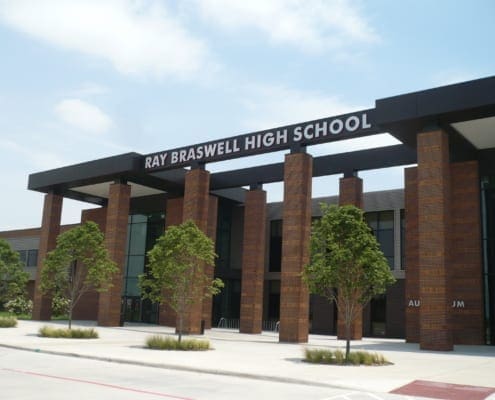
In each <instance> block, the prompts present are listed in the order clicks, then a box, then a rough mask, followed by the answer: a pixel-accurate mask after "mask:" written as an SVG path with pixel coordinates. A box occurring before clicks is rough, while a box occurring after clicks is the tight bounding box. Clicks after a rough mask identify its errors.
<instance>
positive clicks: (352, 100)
mask: <svg viewBox="0 0 495 400" xmlns="http://www.w3.org/2000/svg"><path fill="white" fill-rule="evenodd" d="M494 20H495V2H494V1H493V0H486V1H483V0H472V1H468V0H466V1H457V0H417V1H406V0H405V1H388V0H387V1H386V0H374V1H347V0H340V1H333V0H306V1H302V0H285V1H284V0H250V1H243V0H183V1H178V2H175V1H158V0H142V1H139V0H136V1H130V0H129V1H128V0H120V1H117V0H105V1H95V0H85V1H77V0H72V1H55V0H44V1H38V0H32V1H25V0H11V1H10V0H0V50H1V53H0V54H1V62H0V135H1V140H0V163H1V170H2V187H3V194H4V196H3V198H2V202H1V207H0V213H1V214H0V230H6V229H18V228H26V227H34V226H39V225H40V223H41V209H42V203H43V196H42V194H40V193H36V192H30V191H28V190H27V189H26V186H27V177H28V175H29V174H30V173H33V172H39V171H43V170H48V169H52V168H56V167H60V166H64V165H69V164H75V163H78V162H83V161H88V160H92V159H96V158H101V157H107V156H111V155H116V154H120V153H124V152H128V151H136V152H140V153H143V154H145V153H151V152H155V151H160V150H166V149H171V148H175V147H179V146H184V145H190V144H195V143H199V142H202V141H205V140H213V139H217V138H223V137H229V136H234V135H238V134H242V133H248V132H251V131H255V130H259V129H268V128H271V127H276V126H281V125H284V124H287V123H292V122H302V121H306V120H310V119H313V118H323V117H327V116H332V115H338V114H341V113H344V112H348V111H352V110H360V109H365V108H372V107H373V106H374V101H375V99H378V98H382V97H389V96H393V95H397V94H402V93H406V92H410V91H415V90H421V89H428V88H431V87H435V86H441V85H444V84H449V83H454V82H459V81H464V80H470V79H475V78H481V77H486V76H490V75H493V74H494V62H495V55H494V53H495V52H494V48H495V47H494V44H493V40H494V38H495V24H494V23H493V21H494ZM392 143H394V141H393V140H392V139H390V138H388V137H387V136H379V137H378V138H372V139H370V138H368V139H362V140H360V141H357V142H356V141H346V142H338V143H337V144H331V145H330V144H327V145H321V146H317V147H313V148H311V150H310V152H311V153H312V154H313V155H321V154H328V153H336V152H342V151H349V150H352V149H356V148H362V147H369V146H380V145H386V144H392ZM281 160H283V154H282V153H274V154H270V155H265V156H260V157H252V158H244V159H240V160H236V161H230V162H224V163H217V164H210V165H208V166H207V168H208V169H209V170H211V171H218V170H229V169H234V168H237V167H245V166H249V165H255V164H262V163H272V162H279V161H281ZM361 176H362V177H363V178H364V180H365V181H364V187H365V190H366V191H371V190H379V189H381V188H383V189H388V188H395V187H401V186H402V185H403V182H402V169H401V168H395V169H388V170H380V171H371V172H366V173H362V174H361ZM338 178H339V177H338V176H333V177H327V178H319V179H315V180H314V184H313V193H314V195H315V196H323V195H332V194H336V193H337V191H338ZM267 190H268V194H269V199H270V200H280V199H281V184H274V185H268V186H267ZM81 208H87V205H85V204H83V203H78V202H74V201H66V202H65V203H64V211H63V222H64V223H69V222H76V221H78V219H79V216H80V209H81Z"/></svg>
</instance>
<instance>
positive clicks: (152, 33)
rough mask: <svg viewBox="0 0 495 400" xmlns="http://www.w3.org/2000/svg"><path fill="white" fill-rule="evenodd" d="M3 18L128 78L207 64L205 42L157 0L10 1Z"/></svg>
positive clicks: (181, 72) (2, 6)
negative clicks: (108, 63) (110, 66)
mask: <svg viewBox="0 0 495 400" xmlns="http://www.w3.org/2000/svg"><path fill="white" fill-rule="evenodd" d="M0 20H3V21H5V22H6V23H7V24H8V25H10V26H11V27H13V28H15V29H17V30H19V31H22V32H24V33H26V34H29V35H31V36H33V37H35V38H37V39H39V40H42V41H44V42H46V43H49V44H51V45H53V46H56V47H60V48H64V49H68V50H74V51H78V52H81V53H83V54H86V55H89V56H93V57H97V58H99V59H103V60H106V61H108V62H110V63H111V64H112V65H113V66H114V67H115V68H116V69H117V70H118V71H120V72H121V73H123V74H129V75H138V76H145V77H148V76H152V77H154V78H162V77H165V76H168V75H172V76H179V77H183V78H187V77H191V76H193V75H195V74H197V73H199V72H200V71H201V70H202V69H203V68H204V67H205V64H207V49H206V45H205V44H204V42H203V41H202V40H200V39H198V38H195V37H193V36H192V35H190V34H189V33H188V32H187V31H186V30H185V29H184V27H183V26H182V25H181V24H180V22H179V21H178V20H177V19H174V18H173V17H172V16H171V15H169V13H168V12H167V10H166V9H165V7H164V5H163V4H162V3H161V2H158V1H157V0H149V1H132V0H105V1H100V0H84V1H65V0H43V1H39V0H10V1H9V0H5V1H2V2H0Z"/></svg>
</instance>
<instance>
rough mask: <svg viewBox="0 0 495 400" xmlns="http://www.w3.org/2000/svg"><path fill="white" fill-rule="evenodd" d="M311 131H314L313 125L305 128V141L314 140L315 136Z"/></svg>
mask: <svg viewBox="0 0 495 400" xmlns="http://www.w3.org/2000/svg"><path fill="white" fill-rule="evenodd" d="M310 131H313V124H308V125H306V127H305V128H304V138H305V139H308V140H311V139H313V136H314V135H313V133H310Z"/></svg>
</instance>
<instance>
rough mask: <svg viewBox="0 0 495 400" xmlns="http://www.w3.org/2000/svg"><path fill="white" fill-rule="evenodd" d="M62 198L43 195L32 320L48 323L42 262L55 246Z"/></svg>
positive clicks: (49, 312) (49, 308) (49, 300)
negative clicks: (42, 291) (43, 289)
mask: <svg viewBox="0 0 495 400" xmlns="http://www.w3.org/2000/svg"><path fill="white" fill-rule="evenodd" d="M62 203H63V198H62V197H61V196H58V195H56V194H52V193H50V194H47V195H45V201H44V206H43V220H42V223H41V234H40V246H39V250H38V273H37V274H36V282H35V286H34V306H33V319H34V320H41V321H48V320H50V319H51V316H52V298H51V297H50V296H45V295H43V294H42V293H41V289H40V279H41V270H42V268H43V260H44V259H45V257H46V254H47V253H48V252H49V251H51V250H53V249H54V248H55V246H56V244H57V236H58V235H59V233H60V218H61V216H62Z"/></svg>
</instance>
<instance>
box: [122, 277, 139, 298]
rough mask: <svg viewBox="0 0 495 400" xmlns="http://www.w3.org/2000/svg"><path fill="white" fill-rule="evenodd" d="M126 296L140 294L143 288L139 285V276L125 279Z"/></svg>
mask: <svg viewBox="0 0 495 400" xmlns="http://www.w3.org/2000/svg"><path fill="white" fill-rule="evenodd" d="M124 290H125V292H124V295H125V296H140V295H141V290H139V286H138V278H127V279H126V280H125V289H124Z"/></svg>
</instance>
